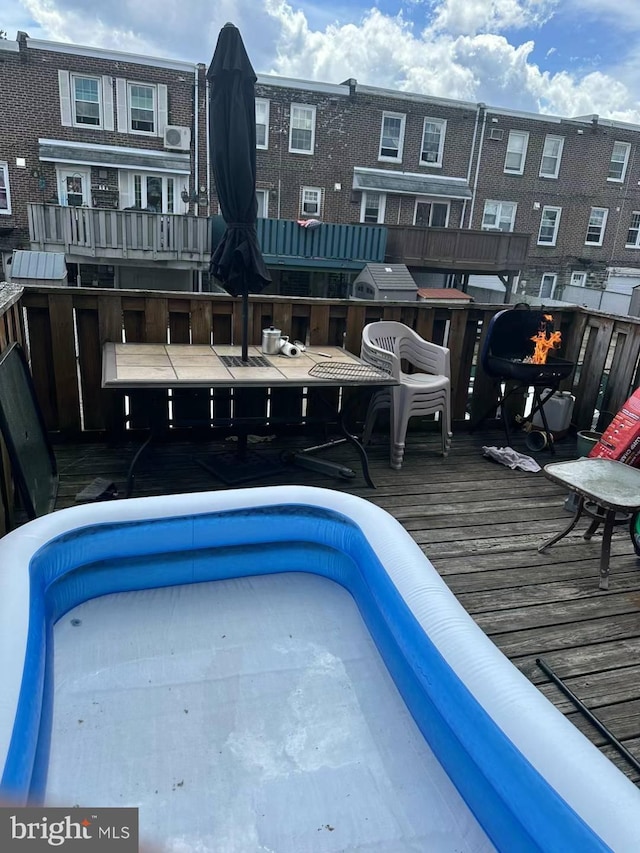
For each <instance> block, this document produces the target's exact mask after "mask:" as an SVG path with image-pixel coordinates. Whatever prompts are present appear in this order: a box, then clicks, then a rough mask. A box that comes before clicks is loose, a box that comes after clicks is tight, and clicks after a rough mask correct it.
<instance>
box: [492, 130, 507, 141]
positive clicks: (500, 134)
mask: <svg viewBox="0 0 640 853" xmlns="http://www.w3.org/2000/svg"><path fill="white" fill-rule="evenodd" d="M503 137H504V130H502V128H501V127H492V128H491V129H490V130H489V139H497V140H498V141H500V140H501V139H502V138H503Z"/></svg>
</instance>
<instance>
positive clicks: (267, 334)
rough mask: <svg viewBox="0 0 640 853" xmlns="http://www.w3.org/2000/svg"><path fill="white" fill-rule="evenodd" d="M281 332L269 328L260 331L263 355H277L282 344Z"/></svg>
mask: <svg viewBox="0 0 640 853" xmlns="http://www.w3.org/2000/svg"><path fill="white" fill-rule="evenodd" d="M281 339H282V330H281V329H276V328H275V326H269V328H268V329H263V330H262V352H263V353H264V354H265V355H277V354H278V353H279V352H280V346H281V344H282V340H281Z"/></svg>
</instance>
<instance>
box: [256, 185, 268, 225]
mask: <svg viewBox="0 0 640 853" xmlns="http://www.w3.org/2000/svg"><path fill="white" fill-rule="evenodd" d="M256 199H257V201H258V218H259V219H266V218H267V217H268V216H269V190H256Z"/></svg>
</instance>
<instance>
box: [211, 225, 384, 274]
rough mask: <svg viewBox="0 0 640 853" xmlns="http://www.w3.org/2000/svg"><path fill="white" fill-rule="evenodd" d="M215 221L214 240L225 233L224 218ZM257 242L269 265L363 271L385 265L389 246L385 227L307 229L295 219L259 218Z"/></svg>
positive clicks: (333, 226) (358, 226) (331, 226)
mask: <svg viewBox="0 0 640 853" xmlns="http://www.w3.org/2000/svg"><path fill="white" fill-rule="evenodd" d="M211 218H212V220H213V239H214V242H217V241H218V240H220V239H221V238H222V235H223V233H224V227H225V225H224V220H223V218H222V217H221V216H213V217H211ZM257 232H258V242H259V243H260V248H261V249H262V254H263V255H264V259H265V261H266V262H267V264H269V266H278V265H283V266H302V265H303V266H304V267H306V268H309V267H331V268H332V269H349V270H358V271H359V270H361V269H362V267H363V266H364V265H365V264H367V263H378V264H380V263H382V262H383V261H384V255H385V248H386V244H387V229H386V227H385V226H384V225H342V224H339V223H336V222H323V223H322V225H320V226H319V227H318V228H305V227H303V226H302V225H299V224H298V223H297V222H296V221H295V220H292V219H268V218H267V219H258V222H257Z"/></svg>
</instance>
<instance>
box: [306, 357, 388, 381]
mask: <svg viewBox="0 0 640 853" xmlns="http://www.w3.org/2000/svg"><path fill="white" fill-rule="evenodd" d="M309 376H315V377H316V379H334V380H335V381H336V382H339V381H340V380H344V381H345V382H358V381H360V382H363V381H371V380H375V379H384V380H387V379H389V374H388V373H385V372H384V370H378V368H377V367H373V366H372V365H370V364H358V363H357V362H353V361H331V362H329V361H319V362H318V363H317V364H315V365H314V366H313V367H312V368H311V370H310V371H309Z"/></svg>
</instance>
